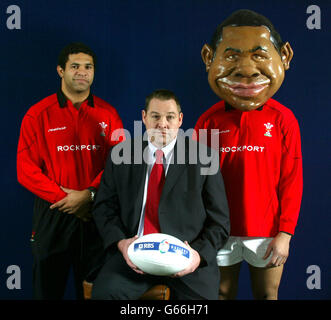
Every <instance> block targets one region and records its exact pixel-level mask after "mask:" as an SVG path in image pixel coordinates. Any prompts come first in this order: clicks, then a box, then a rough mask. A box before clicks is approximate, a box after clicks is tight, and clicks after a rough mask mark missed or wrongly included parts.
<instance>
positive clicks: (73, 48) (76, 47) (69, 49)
mask: <svg viewBox="0 0 331 320" xmlns="http://www.w3.org/2000/svg"><path fill="white" fill-rule="evenodd" d="M76 53H85V54H88V55H89V56H91V57H92V58H93V64H94V68H96V63H97V57H96V55H95V53H94V52H93V51H92V49H90V48H89V47H88V46H87V45H86V44H84V43H82V42H72V43H70V44H68V45H67V46H65V47H64V48H63V49H62V50H61V52H60V54H59V57H58V63H57V64H58V65H59V66H60V67H61V68H62V69H65V66H66V63H67V61H68V60H69V55H70V54H76Z"/></svg>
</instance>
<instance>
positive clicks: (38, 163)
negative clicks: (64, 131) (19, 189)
mask: <svg viewBox="0 0 331 320" xmlns="http://www.w3.org/2000/svg"><path fill="white" fill-rule="evenodd" d="M37 128H38V125H37V123H36V121H35V119H34V117H33V116H31V115H29V114H27V115H26V116H25V117H24V119H23V122H22V126H21V132H20V137H19V141H18V149H17V179H18V182H19V183H20V184H22V185H23V186H24V187H25V188H27V189H28V190H29V191H31V192H32V193H34V194H35V195H36V196H38V197H40V198H42V199H44V200H46V201H49V202H51V203H55V202H57V201H59V200H61V199H62V198H64V197H65V196H66V195H67V194H66V193H65V192H64V191H62V189H61V188H60V187H59V186H58V185H57V184H56V183H55V182H54V181H52V180H50V179H49V178H48V177H47V176H46V175H45V174H43V172H42V166H43V160H42V159H41V157H40V152H39V148H38V134H37V131H36V130H37Z"/></svg>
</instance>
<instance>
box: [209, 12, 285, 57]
mask: <svg viewBox="0 0 331 320" xmlns="http://www.w3.org/2000/svg"><path fill="white" fill-rule="evenodd" d="M227 26H235V27H260V26H264V27H267V28H268V29H269V31H270V40H271V42H272V43H273V44H274V46H275V48H276V50H277V51H278V53H279V54H280V49H281V47H282V46H283V44H284V43H283V41H282V39H281V37H280V34H279V33H278V32H277V31H276V29H275V27H274V26H273V24H272V23H271V21H270V20H269V19H268V18H266V17H265V16H263V15H261V14H259V13H257V12H255V11H252V10H247V9H241V10H237V11H235V12H233V13H232V14H231V15H230V16H229V17H228V18H226V19H225V20H224V21H223V22H222V23H221V24H220V25H219V26H218V27H217V28H216V30H215V32H214V34H213V37H212V40H211V43H210V46H211V48H212V49H213V51H214V53H215V52H216V49H217V46H218V44H219V43H220V42H221V41H222V32H223V28H225V27H227Z"/></svg>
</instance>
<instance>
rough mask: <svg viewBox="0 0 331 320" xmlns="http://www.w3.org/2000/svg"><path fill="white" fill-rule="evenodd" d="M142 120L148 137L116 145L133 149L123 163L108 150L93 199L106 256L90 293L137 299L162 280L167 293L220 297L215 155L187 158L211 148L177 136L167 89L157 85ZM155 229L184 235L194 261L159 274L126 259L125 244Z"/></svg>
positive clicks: (221, 201) (219, 183) (222, 216)
mask: <svg viewBox="0 0 331 320" xmlns="http://www.w3.org/2000/svg"><path fill="white" fill-rule="evenodd" d="M142 120H143V122H144V124H145V126H146V129H147V136H148V142H147V141H140V143H137V141H138V140H137V139H135V140H133V141H129V140H128V141H127V142H125V143H123V144H119V145H118V147H119V148H122V149H123V150H127V148H129V150H130V151H133V150H134V152H135V153H133V152H131V153H130V154H131V158H130V159H125V161H124V162H125V163H121V164H115V163H114V161H113V158H114V157H113V155H114V153H115V151H116V150H117V149H119V148H114V149H113V150H112V153H111V154H110V156H109V157H108V160H107V164H106V168H105V171H104V174H103V177H102V181H101V185H100V188H99V192H98V195H97V198H96V202H95V206H94V209H93V215H94V218H95V221H96V224H97V227H98V229H99V231H100V233H101V236H102V237H103V240H104V245H105V248H106V250H107V259H106V263H105V265H104V266H103V268H102V270H101V271H100V273H99V275H98V277H97V279H96V281H95V282H94V286H93V291H92V298H93V299H116V300H120V299H138V298H139V297H140V296H141V295H142V294H143V293H144V292H145V291H146V290H148V289H149V288H151V287H152V286H154V285H155V284H158V283H164V284H166V285H167V286H169V287H170V288H171V293H172V299H217V298H218V283H219V270H218V267H217V263H216V253H217V250H218V249H220V248H221V247H222V246H223V244H224V243H225V242H226V240H227V238H228V235H229V213H228V204H227V200H226V196H225V190H224V185H223V179H222V176H221V173H220V171H219V165H218V161H219V160H218V156H217V153H216V152H213V153H212V156H211V157H210V158H208V159H209V162H208V163H207V165H206V161H202V160H200V158H201V157H200V158H199V157H192V154H193V155H194V154H196V155H197V154H199V155H201V154H207V151H208V152H209V153H211V150H210V149H207V147H206V146H204V145H199V144H197V143H196V142H194V141H193V140H191V139H188V138H187V139H185V138H184V137H183V136H181V135H179V134H178V131H179V128H180V126H181V124H182V121H183V113H182V112H181V109H180V104H179V102H178V99H177V97H176V96H175V95H174V94H173V93H172V92H170V91H168V90H157V91H155V92H153V93H152V94H150V95H149V96H148V97H147V98H146V104H145V110H143V111H142ZM139 139H142V138H139ZM137 145H139V146H140V148H139V149H138V150H137ZM192 150H195V151H193V152H192ZM201 150H205V153H203V152H201ZM143 151H145V152H144V155H146V156H147V157H145V156H144V160H146V161H144V160H142V157H140V159H141V160H142V161H140V163H137V159H138V158H139V157H138V155H139V154H138V152H140V155H142V154H143ZM123 153H125V152H123ZM145 158H147V159H145ZM206 158H207V156H206ZM128 160H129V161H128ZM134 160H136V161H135V163H134ZM190 160H195V161H190ZM192 162H193V163H192ZM213 164H216V169H215V166H213ZM155 232H162V233H166V234H169V235H172V236H175V237H177V238H179V239H180V240H182V241H187V245H188V247H189V249H190V250H191V253H192V257H193V259H192V261H191V263H190V265H189V266H188V267H187V268H186V269H184V270H183V271H181V272H178V273H177V274H175V275H173V276H171V277H159V276H152V275H148V274H146V273H144V272H143V271H141V270H140V269H139V268H138V267H137V266H135V265H134V264H133V263H132V261H130V259H129V258H128V253H127V251H128V247H129V245H130V244H131V243H132V242H133V241H134V240H135V239H137V237H138V236H141V235H145V234H149V233H155Z"/></svg>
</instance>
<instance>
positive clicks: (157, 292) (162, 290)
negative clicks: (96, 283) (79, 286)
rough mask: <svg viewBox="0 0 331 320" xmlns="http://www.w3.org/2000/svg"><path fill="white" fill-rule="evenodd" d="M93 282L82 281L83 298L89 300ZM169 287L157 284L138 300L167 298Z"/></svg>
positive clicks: (168, 296) (168, 297)
mask: <svg viewBox="0 0 331 320" xmlns="http://www.w3.org/2000/svg"><path fill="white" fill-rule="evenodd" d="M92 287H93V283H91V282H87V281H85V280H84V281H83V289H84V299H85V300H90V299H91V296H92ZM169 299H170V289H169V287H167V286H166V285H163V284H158V285H156V286H154V287H152V288H150V289H149V290H147V291H146V292H145V293H144V294H143V295H142V296H141V297H140V298H139V300H169Z"/></svg>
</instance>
